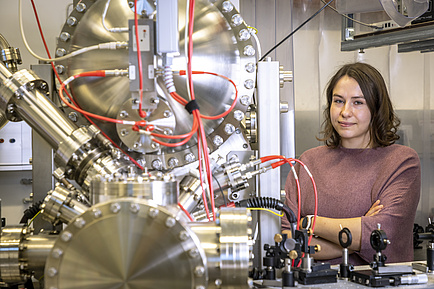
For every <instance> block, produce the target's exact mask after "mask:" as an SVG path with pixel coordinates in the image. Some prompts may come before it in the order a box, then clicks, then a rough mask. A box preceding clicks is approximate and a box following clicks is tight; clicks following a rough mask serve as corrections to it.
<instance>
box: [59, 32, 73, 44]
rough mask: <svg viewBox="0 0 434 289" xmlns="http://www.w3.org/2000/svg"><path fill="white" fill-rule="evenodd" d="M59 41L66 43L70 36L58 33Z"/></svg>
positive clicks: (65, 33)
mask: <svg viewBox="0 0 434 289" xmlns="http://www.w3.org/2000/svg"><path fill="white" fill-rule="evenodd" d="M59 38H60V40H62V41H63V42H66V41H68V40H69V39H70V38H71V34H69V33H68V32H62V33H60V37H59Z"/></svg>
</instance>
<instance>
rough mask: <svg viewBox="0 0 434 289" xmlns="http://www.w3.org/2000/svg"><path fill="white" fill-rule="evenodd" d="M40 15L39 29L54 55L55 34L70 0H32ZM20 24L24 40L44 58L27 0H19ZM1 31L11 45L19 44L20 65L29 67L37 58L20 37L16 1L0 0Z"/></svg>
mask: <svg viewBox="0 0 434 289" xmlns="http://www.w3.org/2000/svg"><path fill="white" fill-rule="evenodd" d="M34 2H35V5H36V9H37V11H38V14H39V21H40V22H41V26H42V30H43V32H44V35H45V39H46V41H47V45H48V47H49V49H50V53H51V54H52V56H53V57H54V51H55V47H56V37H58V35H59V33H60V30H61V28H62V27H63V24H64V23H65V21H66V13H67V11H66V9H67V6H68V4H69V3H72V0H34ZM22 9H23V27H24V31H25V34H26V38H27V42H28V43H29V45H30V46H31V48H32V50H33V51H34V52H36V53H37V54H38V55H40V56H43V57H46V55H47V54H46V53H45V50H44V46H43V44H42V40H41V37H40V35H39V30H38V27H37V24H36V20H35V16H34V14H33V9H32V4H31V2H30V1H29V0H22ZM0 33H1V34H2V35H3V36H4V37H6V39H7V40H8V42H9V44H10V45H11V46H12V47H18V48H19V49H20V52H21V56H22V59H23V65H21V66H20V67H19V68H29V67H30V65H31V64H37V63H38V61H37V60H36V59H35V58H33V57H32V56H31V55H30V54H29V52H28V51H27V50H26V48H25V46H24V43H23V41H22V40H21V36H20V28H19V21H18V0H14V1H10V0H0Z"/></svg>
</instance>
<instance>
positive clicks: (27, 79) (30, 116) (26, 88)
mask: <svg viewBox="0 0 434 289" xmlns="http://www.w3.org/2000/svg"><path fill="white" fill-rule="evenodd" d="M0 80H1V82H2V83H3V86H1V87H0V96H1V99H0V108H1V109H2V110H3V111H6V110H7V111H8V113H9V114H12V113H13V112H15V113H16V114H17V115H18V116H19V117H20V118H22V119H24V120H25V121H26V122H27V124H29V125H30V126H31V127H32V128H33V129H34V130H35V131H36V132H37V133H38V134H40V135H41V136H42V137H43V138H44V139H45V140H46V141H47V142H48V143H49V144H50V145H51V146H52V147H53V148H54V149H57V148H58V146H59V144H60V143H61V142H62V141H63V140H64V139H65V138H66V137H68V136H69V135H70V134H71V133H72V132H73V131H74V130H75V129H76V128H77V127H76V125H75V124H73V123H72V122H71V121H70V120H69V119H68V118H67V117H66V116H65V115H64V114H63V113H62V112H61V111H60V109H58V108H57V107H56V106H54V104H53V103H52V102H51V101H50V100H49V99H48V98H47V97H46V93H47V91H48V86H47V84H46V83H45V82H44V81H41V80H39V78H38V76H37V75H36V74H34V73H33V72H32V71H29V70H25V69H24V70H20V71H18V72H16V73H14V74H13V75H12V74H11V73H10V71H9V70H8V69H7V68H6V67H5V66H4V65H3V64H0ZM10 117H12V116H10Z"/></svg>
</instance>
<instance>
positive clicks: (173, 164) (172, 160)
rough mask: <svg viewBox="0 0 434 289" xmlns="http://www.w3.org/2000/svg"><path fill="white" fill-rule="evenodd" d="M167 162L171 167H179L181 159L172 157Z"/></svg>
mask: <svg viewBox="0 0 434 289" xmlns="http://www.w3.org/2000/svg"><path fill="white" fill-rule="evenodd" d="M167 164H168V165H169V168H171V169H173V168H174V167H177V166H178V164H179V161H178V159H177V158H170V159H169V160H168V161H167Z"/></svg>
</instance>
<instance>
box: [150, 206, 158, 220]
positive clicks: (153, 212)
mask: <svg viewBox="0 0 434 289" xmlns="http://www.w3.org/2000/svg"><path fill="white" fill-rule="evenodd" d="M159 212H160V211H158V209H155V208H152V209H150V210H149V213H148V215H149V217H151V218H153V219H154V218H156V217H157V216H158V213H159Z"/></svg>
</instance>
